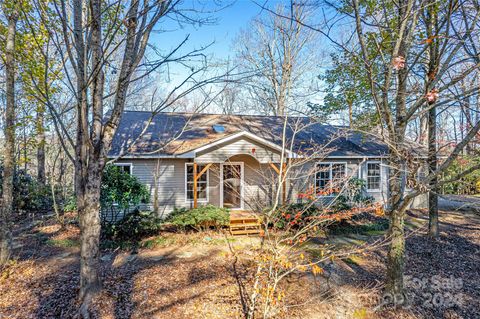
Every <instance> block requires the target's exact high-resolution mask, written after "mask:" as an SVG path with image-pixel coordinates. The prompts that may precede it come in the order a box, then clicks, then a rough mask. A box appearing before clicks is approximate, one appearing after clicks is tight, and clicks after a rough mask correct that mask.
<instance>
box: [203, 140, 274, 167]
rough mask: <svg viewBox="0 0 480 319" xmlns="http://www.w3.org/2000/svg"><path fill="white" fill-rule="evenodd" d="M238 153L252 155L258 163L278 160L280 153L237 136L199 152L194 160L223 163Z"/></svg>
mask: <svg viewBox="0 0 480 319" xmlns="http://www.w3.org/2000/svg"><path fill="white" fill-rule="evenodd" d="M239 154H245V155H250V156H253V157H254V158H255V159H256V160H257V161H258V162H260V163H270V162H280V154H279V152H278V151H277V150H273V149H270V148H269V147H266V146H264V145H261V144H259V143H256V142H254V141H252V140H250V139H248V138H245V137H239V138H237V139H235V140H233V141H228V142H227V143H222V144H219V145H216V146H214V147H212V148H209V149H208V150H205V151H203V152H200V153H198V154H197V155H196V158H195V161H197V162H198V163H223V162H225V161H227V160H229V159H230V157H231V156H235V155H239Z"/></svg>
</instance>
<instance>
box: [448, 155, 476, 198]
mask: <svg viewBox="0 0 480 319" xmlns="http://www.w3.org/2000/svg"><path fill="white" fill-rule="evenodd" d="M478 164H480V157H478V156H462V157H459V158H457V159H456V160H455V161H453V163H452V165H450V167H449V168H448V169H447V170H446V172H445V173H444V174H443V176H442V178H441V179H442V180H452V179H454V177H455V176H457V175H458V174H459V173H461V172H463V171H465V170H467V169H469V168H471V167H472V166H475V165H478ZM442 192H443V193H444V194H457V195H473V194H475V193H480V170H475V171H474V172H472V173H470V174H468V175H465V176H463V177H462V178H458V179H455V180H454V181H452V182H450V183H446V184H444V185H443V186H442Z"/></svg>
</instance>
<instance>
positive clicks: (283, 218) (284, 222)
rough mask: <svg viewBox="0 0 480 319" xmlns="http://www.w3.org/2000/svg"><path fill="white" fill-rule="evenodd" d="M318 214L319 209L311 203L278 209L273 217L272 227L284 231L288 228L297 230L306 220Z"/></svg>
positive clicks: (290, 205)
mask: <svg viewBox="0 0 480 319" xmlns="http://www.w3.org/2000/svg"><path fill="white" fill-rule="evenodd" d="M318 214H319V209H318V207H317V206H315V205H314V204H313V203H311V202H308V203H297V204H289V205H284V206H282V207H280V208H279V209H278V210H277V211H276V212H275V215H274V226H275V227H276V228H279V229H285V228H287V227H288V226H289V227H293V228H298V227H301V226H304V225H305V224H306V223H307V222H308V218H309V217H312V216H316V215H318Z"/></svg>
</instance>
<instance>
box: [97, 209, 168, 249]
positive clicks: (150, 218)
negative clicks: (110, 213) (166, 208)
mask: <svg viewBox="0 0 480 319" xmlns="http://www.w3.org/2000/svg"><path fill="white" fill-rule="evenodd" d="M161 223H162V221H161V220H160V219H159V218H158V217H157V216H156V215H155V213H153V212H145V211H140V210H138V209H135V210H134V211H132V212H130V213H128V214H127V215H125V217H124V218H122V219H121V220H120V221H118V222H117V223H112V224H104V225H103V227H102V235H103V238H105V239H108V240H115V241H131V242H138V241H140V240H141V239H142V238H144V237H148V236H152V235H155V234H157V233H158V231H159V230H160V227H161Z"/></svg>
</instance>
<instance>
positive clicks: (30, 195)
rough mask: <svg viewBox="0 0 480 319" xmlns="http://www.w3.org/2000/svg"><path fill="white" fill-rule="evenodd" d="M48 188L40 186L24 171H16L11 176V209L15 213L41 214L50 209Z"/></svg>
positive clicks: (0, 186) (1, 166)
mask: <svg viewBox="0 0 480 319" xmlns="http://www.w3.org/2000/svg"><path fill="white" fill-rule="evenodd" d="M2 176H3V165H0V195H1V193H2V185H3V179H2ZM52 203H53V201H52V195H51V192H50V188H49V186H46V185H42V184H41V183H39V182H38V181H37V179H36V178H35V177H33V176H31V175H29V174H28V173H27V172H26V171H25V170H16V171H15V175H14V176H13V209H14V211H15V212H16V213H23V212H27V213H30V212H34V213H43V212H47V211H50V210H51V209H52Z"/></svg>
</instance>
